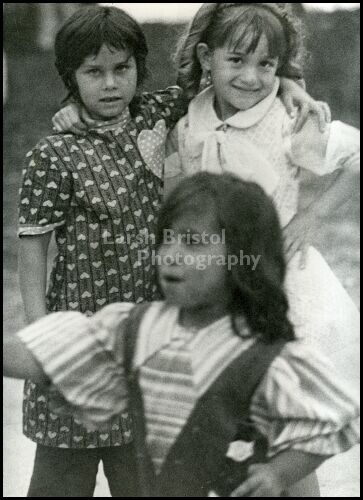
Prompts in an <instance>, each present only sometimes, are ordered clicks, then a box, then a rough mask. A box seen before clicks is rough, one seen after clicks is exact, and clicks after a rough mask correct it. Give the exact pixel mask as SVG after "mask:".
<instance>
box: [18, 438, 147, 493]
mask: <svg viewBox="0 0 363 500" xmlns="http://www.w3.org/2000/svg"><path fill="white" fill-rule="evenodd" d="M101 460H102V462H103V469H104V472H105V476H106V477H107V481H108V485H109V487H110V491H111V495H112V496H113V497H135V496H137V494H136V467H135V460H134V454H133V452H132V445H130V444H129V445H123V446H114V447H107V448H95V449H64V448H53V447H50V446H41V445H37V451H36V455H35V463H34V469H33V475H32V478H31V482H30V487H29V491H28V495H27V496H28V497H92V496H93V493H94V490H95V485H96V475H97V471H98V465H99V463H100V461H101Z"/></svg>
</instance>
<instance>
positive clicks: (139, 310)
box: [124, 302, 151, 375]
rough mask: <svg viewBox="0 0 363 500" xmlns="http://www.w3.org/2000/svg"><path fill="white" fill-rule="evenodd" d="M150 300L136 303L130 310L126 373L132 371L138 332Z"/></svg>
mask: <svg viewBox="0 0 363 500" xmlns="http://www.w3.org/2000/svg"><path fill="white" fill-rule="evenodd" d="M150 305H151V304H150V302H145V303H143V304H140V305H136V306H135V307H134V308H133V309H132V310H131V312H130V315H129V317H128V318H127V320H126V324H125V325H124V331H125V336H124V342H125V344H124V367H125V372H126V375H129V374H130V373H131V369H132V360H133V359H134V354H135V348H136V340H137V334H138V331H139V327H140V324H141V321H142V319H143V317H144V315H145V313H146V311H147V310H148V309H149V307H150Z"/></svg>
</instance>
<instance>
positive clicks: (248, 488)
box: [230, 475, 261, 497]
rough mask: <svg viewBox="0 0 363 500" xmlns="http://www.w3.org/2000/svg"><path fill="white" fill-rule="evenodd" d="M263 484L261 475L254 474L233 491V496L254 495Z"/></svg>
mask: <svg viewBox="0 0 363 500" xmlns="http://www.w3.org/2000/svg"><path fill="white" fill-rule="evenodd" d="M260 486H261V480H260V477H259V476H257V475H252V476H251V477H249V479H247V481H245V482H244V483H243V484H241V485H240V486H238V488H236V489H235V490H234V491H232V493H231V495H230V496H231V497H254V496H257V495H256V493H257V491H258V490H259V488H260Z"/></svg>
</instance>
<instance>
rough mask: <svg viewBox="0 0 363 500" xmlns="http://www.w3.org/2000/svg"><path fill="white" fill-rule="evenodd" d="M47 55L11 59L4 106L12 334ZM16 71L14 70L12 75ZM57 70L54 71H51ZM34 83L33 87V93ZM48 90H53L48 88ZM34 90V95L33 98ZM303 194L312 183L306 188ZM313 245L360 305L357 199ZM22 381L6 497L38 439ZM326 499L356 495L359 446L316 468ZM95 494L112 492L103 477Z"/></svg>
mask: <svg viewBox="0 0 363 500" xmlns="http://www.w3.org/2000/svg"><path fill="white" fill-rule="evenodd" d="M51 65H52V60H51V59H50V58H49V57H43V56H42V57H38V56H34V57H33V59H32V58H29V56H27V57H24V58H22V57H21V56H20V57H18V58H17V59H16V60H12V59H11V58H10V60H9V75H10V79H11V81H10V85H9V88H10V95H9V102H8V103H7V105H6V107H5V110H4V125H5V128H4V148H5V151H4V166H3V172H4V193H3V224H4V226H3V227H4V229H3V238H4V250H3V264H4V275H3V277H4V332H5V335H12V334H14V332H16V331H17V330H18V329H19V328H21V327H22V326H23V325H24V317H23V309H22V303H21V298H20V293H19V286H18V283H17V270H16V269H17V257H16V256H17V238H16V225H17V221H16V214H17V208H16V204H17V196H18V194H17V193H18V187H19V183H20V176H21V168H22V167H21V162H22V158H23V156H24V154H25V153H26V152H27V151H28V150H29V149H30V147H32V146H33V145H34V144H35V143H36V142H37V140H38V139H39V138H40V137H41V136H42V135H46V134H47V133H49V130H50V126H49V124H50V117H51V116H52V114H53V113H54V111H56V109H57V105H58V101H59V97H60V95H61V94H60V90H59V89H60V86H59V84H58V82H57V80H56V78H55V76H54V75H53V74H51V75H50V76H48V73H49V71H48V68H49V67H50V66H51ZM11 75H15V76H11ZM52 75H53V76H52ZM35 89H36V91H35ZM49 89H51V92H50V91H49ZM29 96H32V99H30V97H29ZM304 192H305V195H306V196H312V195H313V189H312V188H311V186H308V185H307V186H306V188H305V191H304ZM320 228H321V229H320V231H319V232H318V234H316V235H315V244H316V246H317V247H318V248H319V249H320V250H321V251H322V253H323V254H324V256H325V257H326V259H327V260H328V262H329V264H330V265H331V266H332V268H333V269H334V271H335V272H336V274H337V275H338V277H339V278H340V279H341V281H342V283H343V285H344V286H345V287H346V289H347V290H348V291H349V293H350V294H351V295H352V297H353V298H354V300H355V302H356V303H357V304H358V303H359V264H360V261H359V238H360V235H359V199H358V198H357V197H355V198H352V199H351V200H350V201H349V203H348V204H347V206H346V207H345V208H344V210H342V211H341V212H340V213H339V214H335V215H333V214H327V217H326V218H324V220H322V221H321V224H320ZM358 348H359V346H358V345H353V346H349V348H348V349H347V351H346V352H345V353H344V354H342V357H341V358H342V359H337V365H339V367H340V368H341V369H342V370H343V371H344V372H345V374H346V376H347V377H349V380H350V381H351V383H352V384H354V385H355V386H358V384H359V381H358V379H359V359H358V355H357V352H358ZM21 395H22V383H21V382H18V381H14V380H10V379H4V399H3V406H4V441H3V448H4V491H3V493H4V497H24V496H26V491H27V487H28V484H29V479H30V474H31V469H32V459H33V455H34V445H33V443H31V442H30V441H29V440H28V439H26V438H24V437H23V436H22V433H21ZM319 479H320V484H321V489H322V496H324V497H350V496H352V497H358V496H360V494H359V447H358V446H357V447H355V448H354V449H352V450H351V451H349V452H348V453H346V454H344V455H341V456H338V457H336V458H334V459H332V460H329V461H328V462H327V463H326V464H324V465H323V466H322V467H321V469H320V471H319ZM95 496H99V497H101V496H110V495H109V492H108V488H107V485H106V483H105V479H104V477H103V475H102V474H100V475H99V478H98V482H97V490H96V495H95Z"/></svg>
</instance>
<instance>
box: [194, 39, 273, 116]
mask: <svg viewBox="0 0 363 500" xmlns="http://www.w3.org/2000/svg"><path fill="white" fill-rule="evenodd" d="M203 45H204V44H200V46H199V59H200V62H201V65H202V67H203V68H204V69H205V70H207V71H210V73H211V78H212V83H213V86H214V89H215V93H216V112H217V114H218V116H219V118H220V119H221V120H226V119H228V118H230V117H231V116H233V115H234V114H236V113H237V112H238V111H246V110H247V109H250V108H252V107H253V106H255V105H256V104H258V103H259V102H260V101H262V100H263V99H264V98H265V97H267V96H268V95H269V94H270V93H271V92H272V91H273V88H274V84H275V81H276V71H277V69H278V63H279V60H278V58H277V57H275V58H273V57H270V56H269V50H268V42H267V38H266V37H265V35H262V36H261V38H260V40H259V43H258V45H257V47H256V50H255V51H254V52H250V53H246V52H245V51H244V50H243V47H241V48H238V47H237V48H235V49H231V48H230V47H229V46H228V45H226V46H224V47H222V48H217V49H214V50H213V51H211V50H209V49H208V47H207V46H206V45H205V46H204V48H203Z"/></svg>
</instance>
